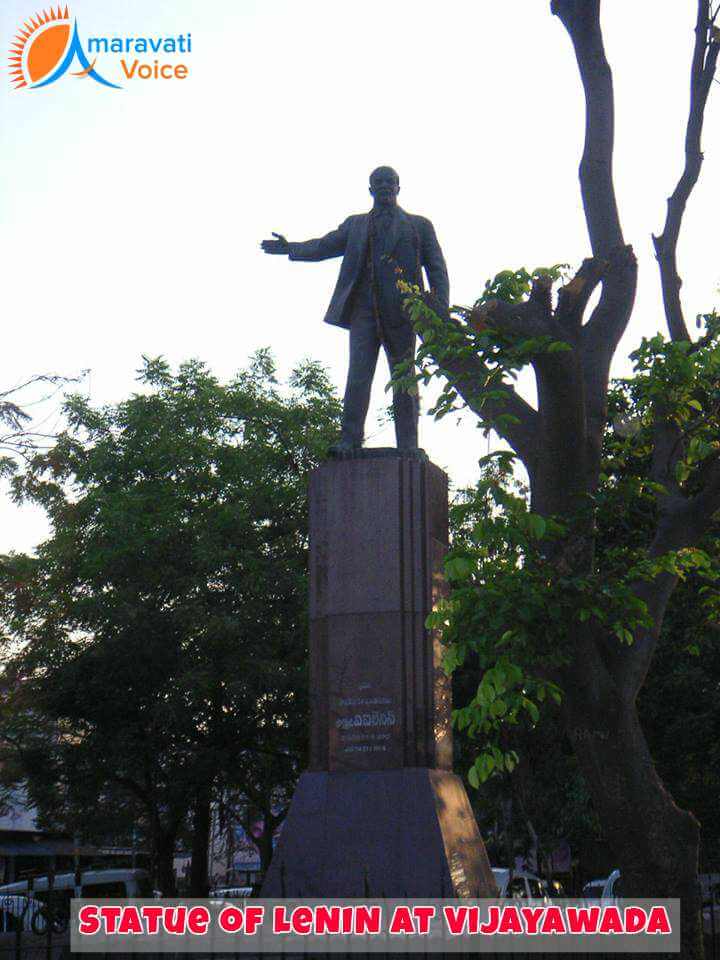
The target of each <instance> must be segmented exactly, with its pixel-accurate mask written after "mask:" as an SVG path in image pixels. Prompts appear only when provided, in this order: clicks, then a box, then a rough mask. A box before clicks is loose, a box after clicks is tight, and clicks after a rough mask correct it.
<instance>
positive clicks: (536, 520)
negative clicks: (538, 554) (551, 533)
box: [527, 513, 547, 540]
mask: <svg viewBox="0 0 720 960" xmlns="http://www.w3.org/2000/svg"><path fill="white" fill-rule="evenodd" d="M527 525H528V529H529V530H530V533H531V535H532V536H533V537H535V539H536V540H541V539H542V538H543V537H544V536H545V530H546V529H547V524H546V523H545V518H544V517H541V516H540V514H539V513H529V514H528V515H527Z"/></svg>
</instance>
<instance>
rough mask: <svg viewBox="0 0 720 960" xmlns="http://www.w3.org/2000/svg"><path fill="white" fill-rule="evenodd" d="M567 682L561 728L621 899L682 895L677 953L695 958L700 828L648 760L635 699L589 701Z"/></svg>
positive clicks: (699, 952) (698, 948) (606, 695)
mask: <svg viewBox="0 0 720 960" xmlns="http://www.w3.org/2000/svg"><path fill="white" fill-rule="evenodd" d="M583 686H584V684H568V685H567V687H566V698H565V703H564V710H565V720H566V724H567V729H568V733H569V734H570V737H571V739H572V740H573V742H574V746H575V754H576V756H577V759H578V763H579V765H580V769H581V771H582V773H583V776H584V777H585V780H586V783H587V786H588V789H589V791H590V795H591V797H592V801H593V804H594V806H595V808H596V809H597V812H598V815H599V817H600V822H601V824H602V826H603V830H604V832H605V835H606V838H607V841H608V843H609V845H610V848H611V850H612V852H613V854H614V857H615V862H616V864H617V866H618V867H619V869H620V872H621V876H622V892H623V896H627V897H658V898H659V897H663V898H668V897H678V898H679V899H680V900H681V917H682V920H681V924H682V927H681V936H682V956H683V957H684V958H688V960H702V957H703V944H702V930H701V924H700V891H699V885H698V880H697V872H698V857H699V843H700V828H699V824H698V822H697V820H696V819H695V817H694V816H693V815H692V814H691V813H688V812H687V811H685V810H681V809H680V808H679V807H678V806H677V805H676V804H675V802H674V801H673V799H672V797H671V796H670V794H669V793H668V791H667V789H666V788H665V786H664V784H663V783H662V781H661V780H660V777H659V776H658V774H657V772H656V770H655V767H654V765H653V762H652V757H651V756H650V752H649V749H648V746H647V742H646V740H645V737H644V734H643V731H642V728H641V726H640V722H639V719H638V715H637V709H636V706H635V702H634V699H626V698H622V697H621V696H619V695H617V694H616V693H615V692H613V691H611V690H607V689H606V690H603V692H602V693H601V694H600V696H598V697H597V698H596V699H595V700H594V701H593V702H590V703H589V701H588V698H587V697H586V696H583V695H582V693H581V690H582V688H583Z"/></svg>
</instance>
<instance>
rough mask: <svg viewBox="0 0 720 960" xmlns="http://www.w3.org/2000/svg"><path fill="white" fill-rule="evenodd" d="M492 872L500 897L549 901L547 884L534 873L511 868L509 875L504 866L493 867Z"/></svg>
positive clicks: (535, 901) (539, 901)
mask: <svg viewBox="0 0 720 960" xmlns="http://www.w3.org/2000/svg"><path fill="white" fill-rule="evenodd" d="M492 872H493V877H494V878H495V883H496V885H497V888H498V890H499V891H500V896H501V897H509V898H510V899H511V900H529V901H531V902H532V903H545V904H546V903H549V902H550V892H549V890H548V888H547V884H546V883H545V881H544V880H541V879H540V877H536V876H535V874H534V873H528V872H527V871H526V870H513V873H512V876H511V875H510V871H509V870H508V869H507V868H506V867H493V868H492Z"/></svg>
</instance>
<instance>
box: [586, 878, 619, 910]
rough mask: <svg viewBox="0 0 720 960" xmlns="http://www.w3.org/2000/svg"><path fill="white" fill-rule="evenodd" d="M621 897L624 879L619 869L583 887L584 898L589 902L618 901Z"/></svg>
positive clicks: (606, 902)
mask: <svg viewBox="0 0 720 960" xmlns="http://www.w3.org/2000/svg"><path fill="white" fill-rule="evenodd" d="M620 897H622V881H621V879H620V871H619V870H613V872H612V873H611V874H610V876H609V877H604V878H603V879H601V880H591V881H590V882H589V883H586V884H585V886H584V887H583V899H584V900H585V902H586V903H588V904H596V903H599V904H610V903H616V902H617V900H618V899H619V898H620Z"/></svg>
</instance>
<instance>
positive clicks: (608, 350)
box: [583, 245, 637, 367]
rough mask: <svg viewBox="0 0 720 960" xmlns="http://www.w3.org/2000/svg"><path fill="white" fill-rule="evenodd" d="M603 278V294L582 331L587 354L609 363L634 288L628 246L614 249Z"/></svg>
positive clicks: (634, 270)
mask: <svg viewBox="0 0 720 960" xmlns="http://www.w3.org/2000/svg"><path fill="white" fill-rule="evenodd" d="M606 262H607V267H606V269H605V271H604V272H603V275H602V293H601V295H600V300H599V301H598V305H597V306H596V307H595V309H594V310H593V312H592V315H591V317H590V320H589V321H588V322H587V323H586V324H585V327H584V328H583V343H584V346H585V350H586V352H587V353H588V354H589V355H590V356H591V357H595V359H596V361H598V362H599V360H600V357H602V361H603V362H604V363H607V364H608V367H609V364H610V361H611V360H612V356H613V353H614V352H615V348H616V347H617V345H618V343H619V342H620V338H621V337H622V335H623V333H624V332H625V329H626V327H627V325H628V321H629V320H630V315H631V313H632V308H633V305H634V303H635V290H636V288H637V259H636V258H635V253H634V251H633V248H632V247H631V246H625V245H623V246H619V247H615V248H614V249H613V250H612V251H611V252H610V254H609V256H608V258H607V261H606Z"/></svg>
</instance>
